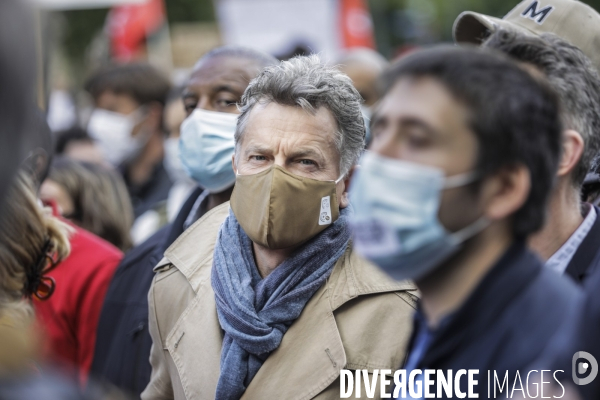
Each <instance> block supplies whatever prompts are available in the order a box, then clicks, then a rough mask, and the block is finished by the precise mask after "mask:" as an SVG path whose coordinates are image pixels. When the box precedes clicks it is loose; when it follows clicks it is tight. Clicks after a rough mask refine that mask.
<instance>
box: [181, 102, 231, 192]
mask: <svg viewBox="0 0 600 400" xmlns="http://www.w3.org/2000/svg"><path fill="white" fill-rule="evenodd" d="M237 117H238V116H237V114H229V113H222V112H214V111H206V110H201V109H195V110H194V112H193V113H192V114H191V115H190V116H189V117H188V118H186V120H185V121H183V124H182V125H181V138H180V141H179V154H180V157H181V163H182V164H183V168H184V169H185V170H186V172H187V173H188V175H189V176H190V177H191V178H192V179H194V180H195V181H196V182H198V184H199V185H200V186H202V187H203V188H205V189H206V190H208V191H209V192H211V193H219V192H222V191H224V190H225V189H227V188H229V187H231V186H233V184H234V183H235V173H234V172H233V168H232V166H231V157H232V156H233V152H234V150H235V142H234V138H233V136H234V134H235V127H236V123H237Z"/></svg>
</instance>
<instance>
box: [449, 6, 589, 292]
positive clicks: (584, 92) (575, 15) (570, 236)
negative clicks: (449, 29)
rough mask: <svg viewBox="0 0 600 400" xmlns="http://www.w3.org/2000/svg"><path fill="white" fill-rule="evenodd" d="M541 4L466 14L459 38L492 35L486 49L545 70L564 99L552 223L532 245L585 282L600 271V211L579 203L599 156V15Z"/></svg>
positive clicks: (562, 270) (584, 9) (551, 204)
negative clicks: (500, 13)
mask: <svg viewBox="0 0 600 400" xmlns="http://www.w3.org/2000/svg"><path fill="white" fill-rule="evenodd" d="M536 4H537V5H536ZM536 4H534V3H533V2H532V1H530V0H526V1H523V2H521V3H519V4H518V5H517V6H516V7H515V8H514V9H513V11H511V12H509V13H508V14H507V15H506V16H505V17H504V19H502V20H497V19H493V20H492V19H489V16H484V15H481V14H477V13H472V12H466V13H463V14H461V16H459V18H457V20H456V24H455V28H454V33H455V36H456V39H457V41H459V42H461V43H464V42H469V43H471V42H478V41H479V40H480V38H481V36H482V35H486V34H487V35H490V34H491V36H489V39H488V40H487V41H486V42H484V44H483V45H484V46H485V47H489V48H493V49H496V50H499V51H501V52H503V53H506V54H508V55H509V56H511V57H512V58H514V59H516V60H517V61H519V62H523V63H526V65H528V66H530V67H532V68H534V69H535V70H537V71H538V72H541V73H542V74H543V75H544V76H545V77H546V78H547V79H548V81H549V82H550V85H551V86H552V87H553V89H554V90H555V91H556V92H557V93H558V94H559V97H560V101H561V104H562V108H561V109H562V121H563V125H564V133H563V136H564V138H563V153H562V158H561V163H560V167H559V169H558V172H557V183H556V185H555V187H554V188H553V191H552V193H551V197H550V202H549V204H548V213H549V218H548V219H547V221H546V224H545V226H544V228H543V229H542V230H541V231H540V232H537V233H536V234H535V235H533V236H532V237H531V238H530V246H531V248H532V249H533V250H534V251H535V252H536V253H537V254H538V255H539V256H540V257H541V258H542V259H543V260H544V261H545V263H546V267H548V268H550V269H552V270H554V271H556V272H558V273H559V274H566V275H567V276H570V277H571V278H572V279H574V280H575V281H576V282H578V283H581V282H583V281H584V280H585V279H587V277H588V276H589V275H590V274H591V272H592V271H593V270H595V269H598V268H599V267H600V219H599V218H598V211H599V210H598V209H597V208H596V207H593V206H592V205H590V204H589V203H585V202H582V193H583V192H586V191H587V190H586V189H585V188H584V183H585V178H586V175H587V174H588V172H589V170H590V167H591V166H592V161H593V159H594V157H596V155H597V154H598V152H599V151H600V78H599V77H598V71H599V70H598V69H597V67H598V66H600V58H598V57H597V54H596V53H597V44H598V43H600V28H599V26H600V14H598V13H597V12H596V11H595V10H593V9H592V8H591V7H589V6H588V5H586V4H584V3H581V2H579V1H573V0H559V1H556V2H555V4H554V3H553V6H552V7H553V8H552V9H551V10H550V9H546V10H547V11H548V10H550V11H549V12H548V13H545V12H543V10H544V8H543V7H542V6H541V5H539V3H536ZM536 7H537V8H536ZM534 9H535V10H534ZM538 9H539V10H538ZM537 11H540V13H539V14H536V15H534V14H535V12H537ZM490 21H494V22H493V23H491V22H490ZM499 27H505V28H506V29H508V30H509V31H506V30H502V29H500V28H499ZM510 31H514V32H515V33H511V32H510ZM517 32H518V33H517ZM569 41H570V43H569ZM586 54H587V56H586ZM588 57H590V58H592V59H595V60H596V65H594V64H593V63H592V61H591V60H590V59H589V58H588ZM588 183H589V179H588Z"/></svg>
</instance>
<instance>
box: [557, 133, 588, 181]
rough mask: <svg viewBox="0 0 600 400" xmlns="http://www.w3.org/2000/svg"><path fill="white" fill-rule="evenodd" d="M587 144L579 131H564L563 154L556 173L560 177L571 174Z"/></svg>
mask: <svg viewBox="0 0 600 400" xmlns="http://www.w3.org/2000/svg"><path fill="white" fill-rule="evenodd" d="M584 146H585V144H584V142H583V138H582V137H581V135H580V134H579V132H577V131H574V130H572V129H567V130H566V131H564V132H563V142H562V155H561V157H560V163H559V164H558V171H557V172H556V175H557V176H559V177H562V176H565V175H568V174H570V173H571V172H572V171H573V170H574V169H575V167H576V166H577V164H578V163H579V160H580V159H581V155H582V154H583V148H584Z"/></svg>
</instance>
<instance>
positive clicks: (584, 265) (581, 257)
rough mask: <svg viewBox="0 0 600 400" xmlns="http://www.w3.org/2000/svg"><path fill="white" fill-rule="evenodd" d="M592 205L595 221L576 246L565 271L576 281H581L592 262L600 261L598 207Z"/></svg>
mask: <svg viewBox="0 0 600 400" xmlns="http://www.w3.org/2000/svg"><path fill="white" fill-rule="evenodd" d="M592 207H594V208H595V209H596V221H595V222H594V225H592V228H591V229H590V231H589V232H588V234H587V235H586V236H585V239H583V241H582V242H581V244H580V245H579V247H578V248H577V251H576V252H575V254H574V255H573V258H572V259H571V261H570V262H569V265H567V269H566V271H565V274H567V275H569V276H570V277H571V278H573V279H574V280H575V282H578V283H581V282H582V281H583V279H584V278H585V276H586V275H587V274H589V272H591V267H592V265H593V264H596V263H599V262H600V209H599V208H598V207H596V206H592ZM588 269H590V271H588Z"/></svg>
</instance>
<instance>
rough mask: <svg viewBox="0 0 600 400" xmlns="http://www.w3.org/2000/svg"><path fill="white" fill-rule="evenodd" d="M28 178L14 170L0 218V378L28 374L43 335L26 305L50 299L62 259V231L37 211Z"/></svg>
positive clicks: (58, 224)
mask: <svg viewBox="0 0 600 400" xmlns="http://www.w3.org/2000/svg"><path fill="white" fill-rule="evenodd" d="M34 190H35V189H34V185H33V181H32V179H31V177H29V176H28V175H27V174H26V173H25V172H24V171H20V172H19V173H18V175H17V176H16V178H15V179H14V181H13V183H12V185H11V188H10V190H9V193H8V196H7V199H6V202H5V204H4V207H3V212H2V214H0V336H1V337H2V345H1V346H0V376H2V377H6V375H8V374H15V375H17V374H23V373H32V372H33V371H34V369H35V364H34V363H35V362H40V361H43V359H41V358H40V355H41V344H42V340H43V336H42V335H41V334H40V332H39V331H37V329H36V326H35V324H34V321H35V318H34V313H33V307H32V301H33V299H34V298H36V299H37V300H36V301H45V300H47V299H48V298H49V297H51V296H52V294H53V292H54V290H55V288H56V287H55V283H54V282H53V281H52V280H51V279H49V278H48V276H47V274H48V273H50V272H51V270H52V269H53V268H55V267H56V265H57V264H59V263H60V262H61V261H62V260H63V259H64V258H65V257H67V255H68V254H69V250H70V245H69V240H68V234H69V228H68V226H67V225H66V224H65V223H63V222H61V221H60V220H58V219H57V218H56V217H54V216H53V215H52V211H51V210H50V209H44V208H42V207H41V206H40V203H39V202H38V200H37V198H36V195H35V192H34Z"/></svg>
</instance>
